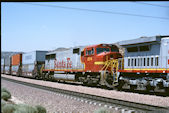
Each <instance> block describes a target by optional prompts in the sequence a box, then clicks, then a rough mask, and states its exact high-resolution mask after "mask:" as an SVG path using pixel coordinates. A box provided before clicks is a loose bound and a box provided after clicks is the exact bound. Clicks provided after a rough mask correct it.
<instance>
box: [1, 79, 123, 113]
mask: <svg viewBox="0 0 169 113" xmlns="http://www.w3.org/2000/svg"><path fill="white" fill-rule="evenodd" d="M1 87H5V88H7V89H8V90H9V91H10V92H11V95H12V96H14V98H17V100H19V101H20V103H18V104H21V103H24V104H29V105H32V106H35V105H42V106H44V107H45V108H46V109H47V113H93V112H94V111H95V110H98V109H100V108H101V107H100V106H99V105H94V104H93V105H92V104H89V103H84V102H81V101H77V100H73V99H70V98H65V97H63V96H60V95H58V94H57V93H53V92H48V91H46V90H42V89H37V88H33V87H29V86H25V85H22V84H17V83H13V82H10V81H6V80H3V79H2V80H1ZM108 110H109V111H111V113H120V112H119V111H116V110H115V109H108Z"/></svg>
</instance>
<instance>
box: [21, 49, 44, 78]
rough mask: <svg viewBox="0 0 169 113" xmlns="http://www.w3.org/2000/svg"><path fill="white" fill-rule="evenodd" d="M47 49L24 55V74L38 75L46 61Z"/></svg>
mask: <svg viewBox="0 0 169 113" xmlns="http://www.w3.org/2000/svg"><path fill="white" fill-rule="evenodd" d="M46 53H47V51H33V52H28V53H24V54H23V55H22V75H23V76H29V77H37V76H38V75H39V71H40V68H41V66H42V64H44V63H45V55H46Z"/></svg>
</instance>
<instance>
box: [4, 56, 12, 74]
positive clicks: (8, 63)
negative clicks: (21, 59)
mask: <svg viewBox="0 0 169 113" xmlns="http://www.w3.org/2000/svg"><path fill="white" fill-rule="evenodd" d="M4 64H5V65H4V66H5V69H4V73H5V74H11V57H10V56H8V57H5V60H4Z"/></svg>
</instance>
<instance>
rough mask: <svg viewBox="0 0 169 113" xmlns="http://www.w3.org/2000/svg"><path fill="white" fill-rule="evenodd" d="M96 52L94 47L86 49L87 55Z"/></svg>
mask: <svg viewBox="0 0 169 113" xmlns="http://www.w3.org/2000/svg"><path fill="white" fill-rule="evenodd" d="M93 54H94V48H92V49H91V50H86V55H93Z"/></svg>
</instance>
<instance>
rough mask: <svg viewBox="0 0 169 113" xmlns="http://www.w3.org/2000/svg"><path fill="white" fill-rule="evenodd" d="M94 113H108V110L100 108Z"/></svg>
mask: <svg viewBox="0 0 169 113" xmlns="http://www.w3.org/2000/svg"><path fill="white" fill-rule="evenodd" d="M94 113H109V112H108V110H106V108H100V109H97V110H95V111H94Z"/></svg>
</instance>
